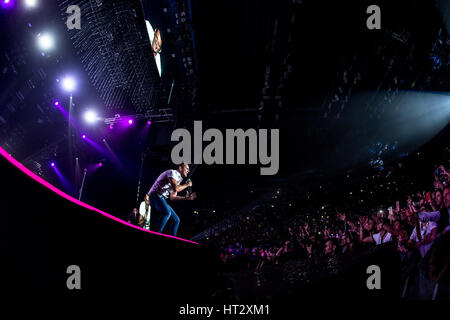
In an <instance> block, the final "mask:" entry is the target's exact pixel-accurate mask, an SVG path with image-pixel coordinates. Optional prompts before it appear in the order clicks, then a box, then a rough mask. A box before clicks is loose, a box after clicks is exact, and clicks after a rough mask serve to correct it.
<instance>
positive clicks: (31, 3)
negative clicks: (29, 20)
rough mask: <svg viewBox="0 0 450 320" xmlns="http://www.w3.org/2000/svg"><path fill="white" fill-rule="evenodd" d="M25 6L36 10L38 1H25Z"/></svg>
mask: <svg viewBox="0 0 450 320" xmlns="http://www.w3.org/2000/svg"><path fill="white" fill-rule="evenodd" d="M25 6H26V7H27V8H34V7H36V6H37V0H25Z"/></svg>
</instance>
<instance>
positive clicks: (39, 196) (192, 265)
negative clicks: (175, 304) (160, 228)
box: [0, 149, 218, 302]
mask: <svg viewBox="0 0 450 320" xmlns="http://www.w3.org/2000/svg"><path fill="white" fill-rule="evenodd" d="M0 153H1V154H2V156H0V177H1V186H2V188H1V192H0V194H1V197H0V200H1V222H0V250H1V252H2V258H1V260H0V271H1V273H0V274H1V279H0V281H1V283H2V286H1V291H3V292H7V293H9V294H11V293H17V294H20V295H23V294H27V293H30V294H33V295H35V294H36V293H38V294H43V295H53V294H58V295H61V293H62V295H63V296H64V295H68V296H71V295H85V294H88V295H90V294H94V295H97V294H104V293H106V294H107V295H117V296H118V297H119V296H127V295H130V294H131V295H133V294H134V293H138V292H140V293H142V292H145V293H146V296H147V297H153V298H155V300H154V302H157V301H163V300H165V299H169V298H170V299H171V300H173V301H176V300H178V299H177V298H181V299H182V300H184V299H183V298H185V297H190V298H192V299H197V298H198V299H201V300H203V298H205V297H206V296H208V295H209V294H210V293H211V292H212V291H213V290H214V287H215V285H216V283H215V281H216V270H217V263H218V262H217V260H218V258H216V255H215V254H214V252H213V251H211V250H210V249H208V248H204V247H202V246H200V245H198V244H197V243H195V242H193V241H189V240H185V239H181V238H176V237H170V236H166V235H161V234H158V233H155V232H149V231H147V230H143V229H141V228H139V227H136V226H133V225H130V224H128V223H127V222H125V221H122V220H120V219H118V218H116V217H114V216H112V215H110V214H108V213H106V212H103V211H101V210H98V209H96V208H94V207H92V206H90V205H88V204H85V203H83V202H80V201H78V200H77V199H74V198H73V197H71V196H69V195H67V194H65V193H64V192H62V191H60V190H59V189H57V188H55V187H54V186H52V185H50V184H49V183H48V182H46V181H44V180H43V179H42V178H40V177H38V176H36V175H35V174H34V173H32V172H31V171H29V170H28V169H27V168H25V167H24V166H23V165H22V164H20V163H19V162H18V161H16V160H15V159H14V158H13V157H11V156H10V155H9V154H8V153H6V151H5V150H3V149H0ZM30 178H31V179H30ZM105 217H107V218H108V219H105ZM118 222H119V223H118ZM142 231H146V232H142ZM71 265H77V266H79V267H80V270H81V290H69V289H68V288H67V284H66V282H67V279H68V277H69V276H70V274H68V273H67V268H68V267H69V266H71ZM199 279H201V281H199ZM193 288H195V289H193Z"/></svg>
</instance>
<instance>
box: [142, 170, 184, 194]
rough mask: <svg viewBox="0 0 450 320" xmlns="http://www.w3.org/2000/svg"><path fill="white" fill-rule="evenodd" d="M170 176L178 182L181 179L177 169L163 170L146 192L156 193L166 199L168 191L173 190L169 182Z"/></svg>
mask: <svg viewBox="0 0 450 320" xmlns="http://www.w3.org/2000/svg"><path fill="white" fill-rule="evenodd" d="M170 178H174V179H175V181H176V182H177V183H178V184H180V183H181V181H182V180H183V178H182V177H181V174H180V173H179V172H178V171H177V170H167V171H164V172H163V173H161V175H160V176H159V177H158V179H156V181H155V183H154V184H153V186H152V187H151V189H150V191H149V192H148V193H158V194H160V195H162V196H163V197H164V198H166V199H167V198H169V195H170V193H171V192H174V190H173V189H172V184H171V183H170Z"/></svg>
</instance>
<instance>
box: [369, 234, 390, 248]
mask: <svg viewBox="0 0 450 320" xmlns="http://www.w3.org/2000/svg"><path fill="white" fill-rule="evenodd" d="M372 238H373V241H375V244H376V245H379V244H382V243H386V242H390V241H392V234H390V233H389V232H387V233H385V234H384V238H383V239H381V234H380V233H375V234H374V235H373V236H372Z"/></svg>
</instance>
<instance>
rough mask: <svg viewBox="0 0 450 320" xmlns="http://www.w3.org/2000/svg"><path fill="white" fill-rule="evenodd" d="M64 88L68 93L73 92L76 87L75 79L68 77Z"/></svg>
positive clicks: (63, 84)
mask: <svg viewBox="0 0 450 320" xmlns="http://www.w3.org/2000/svg"><path fill="white" fill-rule="evenodd" d="M62 87H63V89H64V90H66V91H67V92H72V91H73V90H74V89H75V87H76V82H75V79H74V78H72V77H66V78H64V79H63V81H62Z"/></svg>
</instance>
